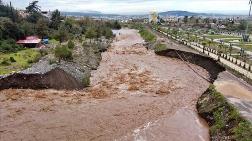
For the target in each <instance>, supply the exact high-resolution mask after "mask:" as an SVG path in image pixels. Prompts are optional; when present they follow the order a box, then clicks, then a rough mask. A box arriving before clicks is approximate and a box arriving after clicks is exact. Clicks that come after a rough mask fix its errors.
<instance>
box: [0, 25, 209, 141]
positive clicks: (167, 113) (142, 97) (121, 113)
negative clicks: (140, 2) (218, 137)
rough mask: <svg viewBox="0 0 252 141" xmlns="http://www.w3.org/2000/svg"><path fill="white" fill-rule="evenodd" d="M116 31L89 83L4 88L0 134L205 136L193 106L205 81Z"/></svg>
mask: <svg viewBox="0 0 252 141" xmlns="http://www.w3.org/2000/svg"><path fill="white" fill-rule="evenodd" d="M116 33H117V36H116V39H115V41H114V42H113V44H112V47H111V48H110V49H109V50H108V51H107V52H105V53H103V54H102V61H101V64H100V67H99V68H98V70H96V71H93V72H92V78H91V86H90V88H88V89H85V90H82V91H56V90H39V91H38V90H37V91H36V90H15V89H9V90H3V91H1V92H0V113H1V114H0V119H1V120H0V137H1V140H5V141H10V140H15V141H16V140H27V141H33V140H46V141H52V140H95V141H104V140H108V141H110V140H115V141H120V140H123V141H124V140H135V141H147V140H148V141H149V140H150V141H157V140H160V141H162V140H165V141H167V140H170V141H188V140H193V141H208V140H209V133H208V127H207V125H206V124H205V123H204V121H202V120H201V119H200V118H199V117H198V115H197V113H196V106H195V105H196V102H197V99H198V98H199V96H200V95H201V94H202V93H203V92H204V91H205V90H206V89H207V88H208V86H209V83H208V82H206V81H205V80H203V79H202V78H200V77H198V76H197V75H196V74H195V73H194V72H193V71H192V70H191V69H190V68H188V66H187V65H186V64H185V63H183V62H182V61H180V60H177V59H171V58H167V57H161V56H157V55H155V53H154V52H153V51H148V50H146V48H145V47H144V46H143V39H142V38H141V37H140V35H139V34H138V33H137V31H136V30H131V29H122V30H120V31H116ZM119 33H120V35H119ZM190 65H191V66H192V67H193V68H194V70H197V72H198V73H200V74H201V75H204V76H206V77H209V74H208V72H207V71H206V70H204V69H202V68H201V67H199V66H196V65H193V64H190Z"/></svg>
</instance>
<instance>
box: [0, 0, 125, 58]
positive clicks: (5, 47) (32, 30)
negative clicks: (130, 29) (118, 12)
mask: <svg viewBox="0 0 252 141" xmlns="http://www.w3.org/2000/svg"><path fill="white" fill-rule="evenodd" d="M50 15H51V16H49V17H47V16H44V15H43V14H42V11H41V7H40V6H39V1H37V0H35V1H32V2H31V3H29V5H28V6H27V7H26V9H25V11H24V13H22V14H20V11H18V10H16V9H15V8H14V7H13V5H12V4H11V3H9V4H4V3H3V2H2V1H1V0H0V52H3V53H6V52H15V51H18V50H20V49H22V47H21V46H19V45H17V44H16V40H18V39H22V38H24V37H26V36H30V35H37V36H39V37H40V38H49V39H55V40H57V41H60V42H64V41H68V40H70V39H75V38H82V36H83V35H84V36H85V37H86V38H89V39H94V38H96V39H98V38H100V37H101V36H104V37H105V38H107V39H109V38H111V37H112V36H113V33H112V29H120V28H121V26H120V24H119V23H118V22H117V21H113V22H111V21H95V20H92V19H90V18H82V19H79V20H75V19H73V18H71V17H64V16H62V15H61V13H60V11H59V10H57V9H56V10H54V11H53V12H52V13H51V14H50Z"/></svg>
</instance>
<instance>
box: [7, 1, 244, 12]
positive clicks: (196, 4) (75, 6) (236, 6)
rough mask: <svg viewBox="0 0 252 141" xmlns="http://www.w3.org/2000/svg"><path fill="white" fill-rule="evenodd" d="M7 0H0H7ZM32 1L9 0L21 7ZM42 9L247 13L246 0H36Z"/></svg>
mask: <svg viewBox="0 0 252 141" xmlns="http://www.w3.org/2000/svg"><path fill="white" fill-rule="evenodd" d="M9 1H10V0H3V2H6V3H7V2H9ZM31 1H32V0H11V2H12V5H13V6H14V7H17V8H19V9H24V8H25V7H26V6H27V5H28V4H29V3H30V2H31ZM39 5H40V6H41V9H42V10H51V11H52V10H55V9H59V10H60V11H68V12H86V11H99V12H102V13H106V14H146V13H149V12H151V11H156V12H164V11H171V10H185V11H191V12H207V13H223V14H247V13H248V10H249V0H39Z"/></svg>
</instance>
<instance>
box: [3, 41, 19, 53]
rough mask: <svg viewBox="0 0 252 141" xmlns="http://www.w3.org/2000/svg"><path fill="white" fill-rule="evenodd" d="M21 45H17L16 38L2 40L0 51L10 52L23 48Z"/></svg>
mask: <svg viewBox="0 0 252 141" xmlns="http://www.w3.org/2000/svg"><path fill="white" fill-rule="evenodd" d="M21 49H22V48H21V46H19V45H17V44H16V42H15V40H13V39H8V40H2V41H0V52H3V53H9V52H16V51H18V50H21Z"/></svg>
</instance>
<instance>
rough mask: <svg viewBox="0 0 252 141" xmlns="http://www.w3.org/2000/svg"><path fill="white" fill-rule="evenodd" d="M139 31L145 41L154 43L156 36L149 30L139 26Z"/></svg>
mask: <svg viewBox="0 0 252 141" xmlns="http://www.w3.org/2000/svg"><path fill="white" fill-rule="evenodd" d="M139 33H140V35H141V36H142V37H143V38H144V40H145V41H147V42H151V43H154V42H155V41H156V39H157V38H156V36H155V35H154V34H152V33H151V32H149V31H148V30H147V29H144V28H141V29H140V31H139Z"/></svg>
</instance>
